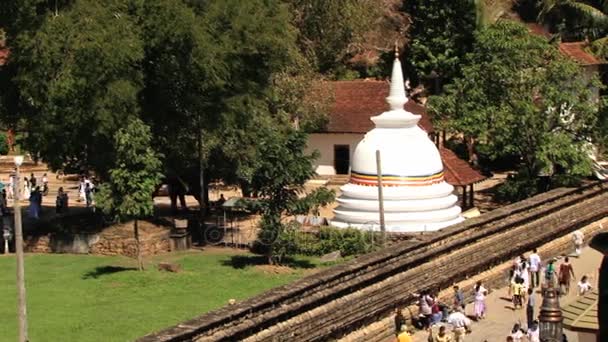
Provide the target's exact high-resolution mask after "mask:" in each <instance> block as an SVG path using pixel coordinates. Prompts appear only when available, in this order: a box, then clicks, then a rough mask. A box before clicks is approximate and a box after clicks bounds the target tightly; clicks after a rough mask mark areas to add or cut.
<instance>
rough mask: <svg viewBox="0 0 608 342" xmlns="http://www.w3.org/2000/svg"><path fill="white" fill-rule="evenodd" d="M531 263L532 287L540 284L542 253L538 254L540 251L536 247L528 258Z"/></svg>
mask: <svg viewBox="0 0 608 342" xmlns="http://www.w3.org/2000/svg"><path fill="white" fill-rule="evenodd" d="M528 260H529V263H530V267H529V270H530V287H532V288H535V287H537V286H538V285H540V263H541V260H540V255H538V252H537V250H536V248H534V249H533V250H532V254H530V257H529V258H528Z"/></svg>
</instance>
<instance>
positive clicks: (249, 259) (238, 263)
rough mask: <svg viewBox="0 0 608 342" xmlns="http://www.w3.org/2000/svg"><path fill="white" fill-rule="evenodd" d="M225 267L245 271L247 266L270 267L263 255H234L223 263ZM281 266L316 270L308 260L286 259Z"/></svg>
mask: <svg viewBox="0 0 608 342" xmlns="http://www.w3.org/2000/svg"><path fill="white" fill-rule="evenodd" d="M221 263H222V265H223V266H231V267H233V268H236V269H243V268H245V267H247V266H256V265H268V259H267V258H266V257H265V256H263V255H233V256H232V257H230V259H228V260H222V261H221ZM281 266H287V267H291V268H315V267H316V266H315V265H314V264H313V263H311V262H310V261H308V260H303V259H294V258H286V259H284V260H283V262H282V263H281Z"/></svg>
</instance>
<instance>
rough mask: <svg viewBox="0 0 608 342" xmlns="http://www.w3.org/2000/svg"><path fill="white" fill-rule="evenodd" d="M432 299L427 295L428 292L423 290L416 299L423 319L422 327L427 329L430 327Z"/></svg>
mask: <svg viewBox="0 0 608 342" xmlns="http://www.w3.org/2000/svg"><path fill="white" fill-rule="evenodd" d="M432 306H433V298H431V296H430V295H429V291H428V290H423V291H422V292H421V293H420V296H419V297H418V310H419V312H420V314H421V315H422V317H423V321H422V327H423V328H424V329H428V328H429V327H430V325H431V318H432V316H433V311H432V309H431V308H432Z"/></svg>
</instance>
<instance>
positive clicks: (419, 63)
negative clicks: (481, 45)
mask: <svg viewBox="0 0 608 342" xmlns="http://www.w3.org/2000/svg"><path fill="white" fill-rule="evenodd" d="M403 10H404V11H405V12H406V13H408V14H409V15H410V18H411V27H410V29H409V31H408V36H409V37H410V38H411V41H410V45H409V47H408V49H407V50H406V56H405V58H404V60H405V61H407V63H406V65H405V67H406V73H407V74H408V76H409V77H410V79H411V81H412V82H413V84H414V85H415V84H419V83H422V84H424V85H425V86H426V87H427V88H428V89H430V91H431V93H439V92H440V91H441V88H442V86H443V84H446V83H449V82H451V80H452V79H453V78H454V77H457V76H459V75H460V70H459V68H460V67H459V66H460V64H461V63H462V61H463V58H464V55H465V54H466V53H467V52H469V51H470V49H471V46H472V43H473V33H474V31H475V27H476V26H475V25H476V9H475V3H474V1H471V0H455V1H448V2H446V1H443V0H413V1H405V4H404V8H403Z"/></svg>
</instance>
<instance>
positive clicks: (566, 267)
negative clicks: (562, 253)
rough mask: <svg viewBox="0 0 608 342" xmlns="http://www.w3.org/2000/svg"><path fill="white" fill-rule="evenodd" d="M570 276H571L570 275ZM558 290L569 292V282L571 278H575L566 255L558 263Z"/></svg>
mask: <svg viewBox="0 0 608 342" xmlns="http://www.w3.org/2000/svg"><path fill="white" fill-rule="evenodd" d="M570 276H572V277H570ZM558 278H559V291H560V294H568V293H569V292H570V282H571V281H572V279H576V276H575V275H574V269H573V268H572V265H571V264H570V259H569V258H568V257H566V258H564V262H563V263H562V264H561V265H559V276H558Z"/></svg>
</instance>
